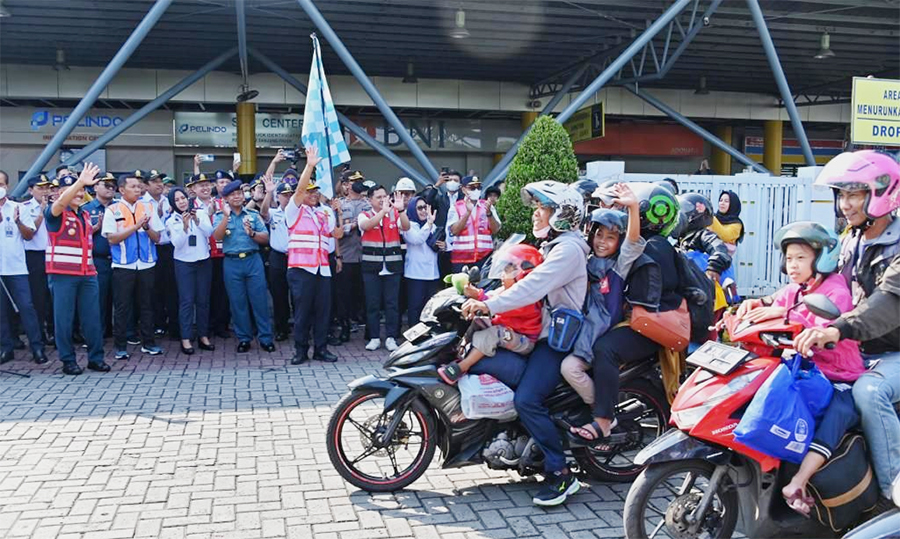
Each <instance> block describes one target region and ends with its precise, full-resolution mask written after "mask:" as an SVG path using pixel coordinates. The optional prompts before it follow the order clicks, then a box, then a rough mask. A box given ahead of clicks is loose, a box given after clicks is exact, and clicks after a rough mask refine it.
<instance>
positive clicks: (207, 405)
mask: <svg viewBox="0 0 900 539" xmlns="http://www.w3.org/2000/svg"><path fill="white" fill-rule="evenodd" d="M107 344H109V342H107ZM163 344H165V345H166V348H167V349H168V350H169V353H167V354H165V355H163V356H159V357H155V358H151V357H150V356H142V355H141V354H140V352H139V350H135V352H136V353H134V355H132V358H131V359H130V360H128V361H125V362H121V361H120V362H116V361H115V360H113V359H112V357H111V354H109V353H108V354H107V355H108V357H107V361H108V362H109V363H110V365H112V367H113V370H112V371H111V372H109V373H106V374H101V373H95V372H93V371H88V370H85V374H83V375H81V376H77V377H72V376H64V375H62V374H61V371H60V364H59V362H58V361H56V356H55V352H54V353H53V355H51V357H52V358H53V359H54V361H52V362H51V363H50V364H48V365H47V366H45V367H38V366H36V365H34V364H33V363H30V362H29V361H28V360H27V359H25V358H27V357H30V355H28V354H26V353H25V352H17V357H20V358H21V359H19V360H17V361H14V362H11V363H7V364H5V365H3V366H2V367H0V368H4V369H6V370H10V371H14V372H18V373H22V374H28V375H30V378H22V377H19V376H14V375H10V374H0V414H2V418H3V420H2V421H0V536H2V537H34V538H41V539H44V538H49V537H66V538H85V539H89V538H96V539H100V538H110V539H111V538H120V537H123V538H124V537H160V538H170V537H178V538H181V537H189V538H201V537H204V538H205V537H223V538H224V537H254V538H257V537H291V538H313V537H315V538H316V539H374V538H378V537H397V538H400V537H404V538H405V537H409V538H416V539H428V538H438V537H440V538H444V539H472V538H497V539H499V538H505V537H545V538H560V539H563V538H572V539H585V538H592V537H621V536H622V535H623V533H622V521H621V515H622V510H623V501H622V499H623V497H624V496H625V493H626V492H627V488H628V485H603V484H596V485H590V487H588V485H585V487H587V488H583V489H582V491H581V493H579V494H578V495H576V496H575V497H573V498H572V499H570V501H569V503H568V504H567V505H566V506H565V507H563V508H556V509H553V510H543V509H540V508H537V507H535V506H533V505H532V503H531V496H532V495H533V494H534V492H535V491H536V490H537V488H536V484H535V483H534V482H533V481H532V480H525V481H522V480H521V479H520V478H519V477H518V475H516V474H514V473H503V472H495V471H491V470H488V469H487V468H486V467H483V466H474V467H468V468H462V469H456V470H448V471H444V470H440V469H439V468H438V463H439V460H440V452H438V453H437V454H436V456H435V464H433V465H432V468H431V469H430V470H429V471H428V472H426V474H425V475H424V476H423V477H422V478H421V479H419V480H418V481H417V482H416V483H414V484H413V485H412V486H411V487H410V490H407V491H402V492H398V493H395V494H378V495H369V494H368V493H366V492H362V491H359V490H357V489H356V488H355V487H352V486H350V485H349V484H347V483H345V482H344V481H343V480H342V479H341V478H340V476H338V475H337V473H336V472H335V471H334V469H333V468H332V467H331V463H330V462H329V460H328V456H327V453H326V450H325V443H324V437H325V428H326V424H327V422H328V419H329V416H330V413H331V406H332V405H333V404H334V403H335V402H337V400H338V399H339V398H340V397H341V396H342V395H343V394H344V393H345V392H346V389H347V388H346V384H347V382H349V381H351V380H353V379H354V378H357V377H359V376H363V375H365V374H372V373H379V372H381V364H380V362H381V360H382V359H383V358H384V357H385V354H386V352H385V351H384V350H380V351H378V352H374V353H373V352H367V351H365V350H364V349H363V341H362V339H361V337H359V336H358V335H354V340H353V341H351V342H350V343H348V344H347V345H344V346H341V347H336V348H333V351H334V352H335V353H337V354H338V355H339V356H340V360H339V361H338V362H337V363H335V364H323V363H318V362H314V363H308V364H305V365H302V366H300V367H294V366H291V365H290V364H289V363H288V360H289V358H290V356H291V350H290V347H289V346H285V343H280V346H279V349H278V351H276V352H275V353H274V354H267V353H265V352H260V351H259V350H258V349H257V348H256V347H255V345H254V348H253V349H252V350H251V351H250V353H249V354H242V355H236V354H235V353H234V344H235V343H234V341H223V340H221V339H217V340H216V341H215V344H216V346H217V350H216V351H215V352H200V351H199V350H197V353H195V354H194V355H193V356H185V355H183V354H181V353H180V352H179V351H178V343H175V342H168V341H166V342H164V343H163ZM130 348H135V347H130ZM109 349H110V347H109V346H107V350H108V351H109ZM50 350H51V351H52V349H50ZM83 356H84V354H83V352H79V361H80V363H81V364H82V365H84V362H85V361H86V359H85V358H84V357H83Z"/></svg>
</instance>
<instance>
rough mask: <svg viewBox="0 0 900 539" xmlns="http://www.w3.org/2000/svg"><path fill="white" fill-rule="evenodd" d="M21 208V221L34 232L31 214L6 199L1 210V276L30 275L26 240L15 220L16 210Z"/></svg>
mask: <svg viewBox="0 0 900 539" xmlns="http://www.w3.org/2000/svg"><path fill="white" fill-rule="evenodd" d="M16 206H19V221H21V222H22V224H23V225H25V226H27V227H28V228H30V229H32V230H34V221H33V220H32V219H31V214H30V213H29V212H27V211H26V210H25V208H23V207H21V206H22V205H21V204H19V203H18V202H13V201H12V200H9V199H6V202H5V203H4V204H3V207H2V208H0V217H2V220H3V222H2V223H0V275H28V266H27V265H26V264H25V240H24V239H23V238H22V233H21V232H20V231H19V227H18V225H16V221H15V218H14V214H15V208H16Z"/></svg>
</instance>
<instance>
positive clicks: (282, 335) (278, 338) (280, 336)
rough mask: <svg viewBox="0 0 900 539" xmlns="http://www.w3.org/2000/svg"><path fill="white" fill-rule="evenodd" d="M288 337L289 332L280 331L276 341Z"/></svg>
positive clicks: (276, 335) (284, 339)
mask: <svg viewBox="0 0 900 539" xmlns="http://www.w3.org/2000/svg"><path fill="white" fill-rule="evenodd" d="M287 338H288V336H287V333H285V332H283V331H279V332H278V333H276V334H275V342H282V341H286V340H287Z"/></svg>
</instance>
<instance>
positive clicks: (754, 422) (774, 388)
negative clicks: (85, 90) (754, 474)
mask: <svg viewBox="0 0 900 539" xmlns="http://www.w3.org/2000/svg"><path fill="white" fill-rule="evenodd" d="M801 363H802V361H801V360H800V359H799V358H795V359H794V360H793V361H791V362H790V363H787V362H783V363H782V364H781V365H779V366H778V367H777V368H776V369H775V372H774V373H773V374H772V375H771V376H770V377H769V378H768V379H767V380H766V381H765V382H763V385H762V386H760V388H759V391H757V392H756V395H754V396H753V400H752V401H750V405H749V406H748V407H747V411H746V412H744V417H742V418H741V421H740V423H738V426H737V428H735V429H734V438H735V440H737V441H738V442H740V443H742V444H744V445H746V446H747V447H749V448H750V449H755V450H756V451H759V452H761V453H764V454H766V455H769V456H771V457H775V458H778V459H782V460H787V461H790V462H794V463H797V464H799V463H800V462H801V461H802V460H803V457H804V455H806V451H807V450H808V449H809V444H810V443H811V442H812V438H813V434H814V433H815V429H816V424H815V419H814V417H813V414H812V412H810V409H809V406H808V404H807V402H806V398H805V397H804V394H805V393H807V390H810V389H813V386H810V387H807V388H804V389H803V390H801V388H800V385H801V384H799V383H798V377H801V376H803V375H802V374H800V364H801ZM816 370H818V369H816ZM822 379H823V380H824V377H823V378H822ZM825 383H826V385H827V389H826V388H825V387H824V386H821V388H820V391H826V392H827V393H828V398H827V400H828V401H829V402H830V401H831V392H832V391H833V388H832V386H831V384H830V383H828V380H825ZM821 400H824V399H821ZM826 406H827V404H826Z"/></svg>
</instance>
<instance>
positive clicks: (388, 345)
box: [384, 337, 400, 352]
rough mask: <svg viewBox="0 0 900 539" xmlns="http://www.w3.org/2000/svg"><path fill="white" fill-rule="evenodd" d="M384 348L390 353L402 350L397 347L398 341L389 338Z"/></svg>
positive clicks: (385, 341)
mask: <svg viewBox="0 0 900 539" xmlns="http://www.w3.org/2000/svg"><path fill="white" fill-rule="evenodd" d="M384 347H385V348H387V349H388V352H393V351H394V350H396V349H397V348H400V347H399V346H397V341H395V340H394V338H393V337H388V338H387V339H385V340H384Z"/></svg>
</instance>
